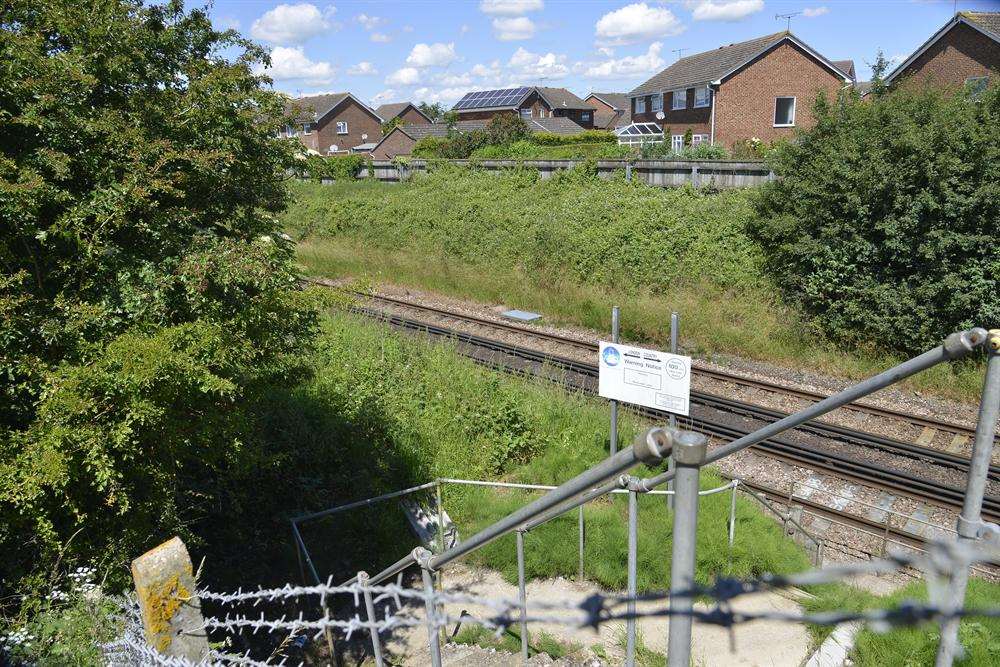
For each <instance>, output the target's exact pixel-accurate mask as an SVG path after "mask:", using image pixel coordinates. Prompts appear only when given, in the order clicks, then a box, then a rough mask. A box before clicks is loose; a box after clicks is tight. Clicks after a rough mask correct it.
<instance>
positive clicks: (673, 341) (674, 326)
mask: <svg viewBox="0 0 1000 667" xmlns="http://www.w3.org/2000/svg"><path fill="white" fill-rule="evenodd" d="M680 329H681V317H680V315H678V314H677V313H676V312H673V313H670V354H677V337H678V336H679V335H680ZM670 426H671V427H674V428H676V427H677V417H675V416H674V415H672V414H671V415H670ZM667 472H674V456H673V454H671V455H670V458H668V459H667ZM673 490H674V480H672V479H671V480H670V481H668V482H667V491H673ZM667 507H669V508H670V509H673V508H674V495H673V494H670V495H669V496H667Z"/></svg>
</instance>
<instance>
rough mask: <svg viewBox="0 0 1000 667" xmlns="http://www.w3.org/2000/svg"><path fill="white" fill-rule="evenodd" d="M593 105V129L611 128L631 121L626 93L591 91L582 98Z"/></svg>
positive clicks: (629, 104) (629, 105)
mask: <svg viewBox="0 0 1000 667" xmlns="http://www.w3.org/2000/svg"><path fill="white" fill-rule="evenodd" d="M583 101H584V102H586V103H587V104H589V105H590V106H592V107H594V109H595V112H594V129H596V130H613V129H615V128H616V127H623V126H625V125H628V124H629V123H631V122H632V120H631V118H632V114H631V106H632V105H631V103H630V102H629V98H628V94H627V93H591V94H590V95H587V97H586V98H584V100H583Z"/></svg>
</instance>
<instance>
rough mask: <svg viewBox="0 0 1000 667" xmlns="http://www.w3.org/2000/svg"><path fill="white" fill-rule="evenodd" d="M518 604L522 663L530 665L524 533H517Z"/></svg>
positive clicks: (520, 531)
mask: <svg viewBox="0 0 1000 667" xmlns="http://www.w3.org/2000/svg"><path fill="white" fill-rule="evenodd" d="M517 595H518V598H517V602H518V604H519V605H520V607H521V661H522V662H523V663H524V664H527V663H528V591H527V588H526V587H525V583H524V531H523V530H519V531H517Z"/></svg>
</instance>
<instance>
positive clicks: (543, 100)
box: [451, 86, 594, 129]
mask: <svg viewBox="0 0 1000 667" xmlns="http://www.w3.org/2000/svg"><path fill="white" fill-rule="evenodd" d="M451 110H452V111H454V112H456V113H457V114H458V117H459V119H460V120H489V119H490V118H493V116H496V115H497V114H502V113H516V114H518V115H519V116H521V118H523V119H525V120H531V119H532V118H534V119H541V118H569V119H570V120H572V121H573V122H574V123H576V124H577V125H579V126H580V127H583V128H586V129H591V128H593V127H594V107H592V106H590V105H589V104H587V103H586V102H584V101H583V100H581V99H580V98H579V97H577V96H576V95H574V94H573V93H571V92H570V91H568V90H566V89H565V88H543V87H541V86H532V87H521V88H505V89H503V90H475V91H472V92H469V93H466V94H465V95H464V96H463V97H462V99H460V100H459V101H458V102H456V103H455V106H453V107H452V108H451Z"/></svg>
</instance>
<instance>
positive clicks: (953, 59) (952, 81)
mask: <svg viewBox="0 0 1000 667" xmlns="http://www.w3.org/2000/svg"><path fill="white" fill-rule="evenodd" d="M998 76H1000V12H958V13H957V14H955V16H954V17H953V18H952V19H951V20H950V21H948V22H947V23H946V24H944V26H943V27H942V28H941V29H940V30H938V31H937V32H936V33H934V34H933V35H932V36H931V38H930V39H928V40H927V41H926V42H924V43H923V44H922V45H921V46H920V48H918V49H917V50H916V51H914V52H913V54H911V55H910V57H909V58H907V59H906V60H904V61H903V62H902V63H901V64H900V65H899V67H897V68H896V69H894V70H893V71H892V72H890V73H889V75H888V76H886V78H885V80H886V83H888V84H890V85H893V86H904V87H905V86H925V85H931V86H940V87H948V88H961V87H962V86H966V85H968V86H973V87H981V88H985V87H986V86H988V85H991V84H995V83H996V82H997V78H998Z"/></svg>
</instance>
